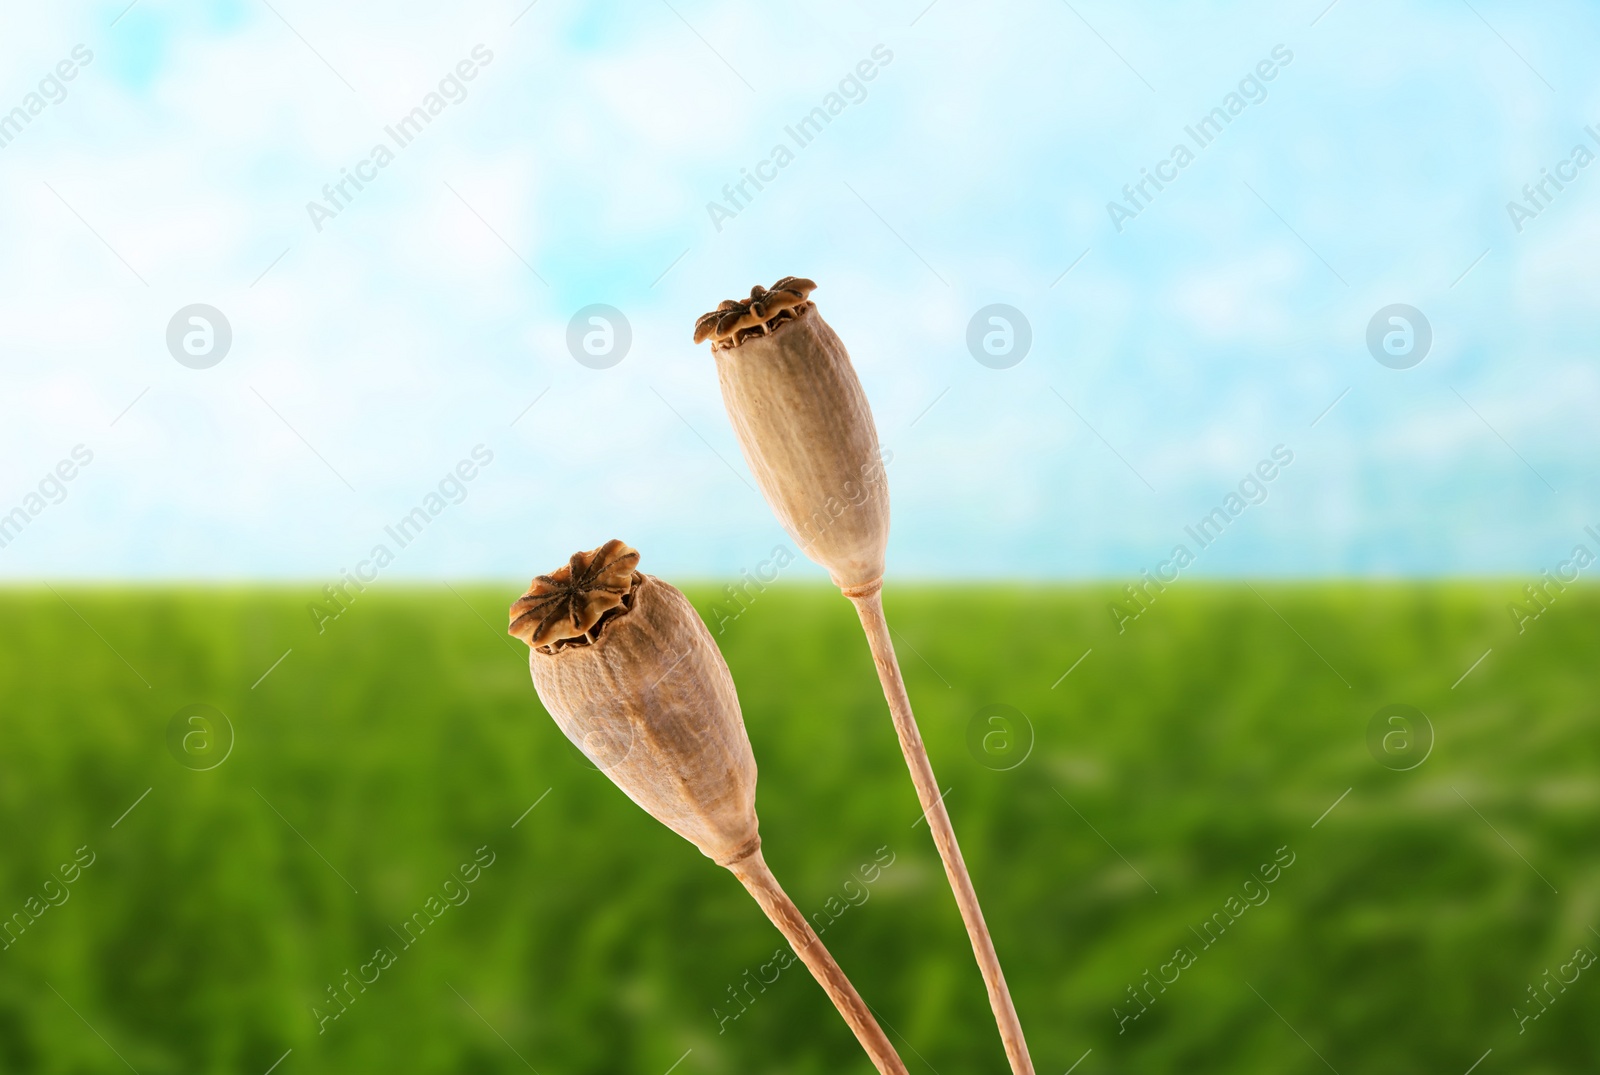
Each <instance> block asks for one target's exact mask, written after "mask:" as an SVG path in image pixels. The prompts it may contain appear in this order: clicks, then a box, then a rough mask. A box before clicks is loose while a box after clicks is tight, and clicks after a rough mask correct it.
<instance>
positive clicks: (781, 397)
mask: <svg viewBox="0 0 1600 1075" xmlns="http://www.w3.org/2000/svg"><path fill="white" fill-rule="evenodd" d="M816 286H817V285H816V284H815V283H813V282H812V281H810V280H807V279H804V278H803V277H797V276H786V277H784V278H783V279H782V280H779V281H778V282H777V283H776V284H774V285H773V286H772V288H771V289H770V290H769V289H767V288H763V287H761V286H759V285H757V286H756V287H753V288H751V289H750V297H749V298H748V299H739V300H732V299H730V300H727V301H724V302H723V303H721V304H720V305H719V306H718V307H717V308H716V309H715V310H713V311H711V312H710V313H708V314H705V315H703V316H702V317H700V319H699V320H697V321H696V322H695V327H694V339H695V342H696V343H702V342H704V341H706V340H710V341H711V352H712V354H713V355H714V356H715V357H716V362H717V380H718V381H719V382H720V383H721V386H722V401H723V403H724V404H725V405H726V407H727V410H728V418H729V420H730V421H731V422H732V423H733V429H734V432H735V433H736V434H737V435H738V438H739V447H740V449H741V450H742V451H743V452H744V458H745V461H746V462H747V463H748V464H749V465H750V470H751V471H752V472H753V473H754V474H755V476H756V481H757V483H758V484H759V485H760V486H761V492H762V495H763V496H765V497H766V500H767V503H768V504H769V505H771V507H772V510H773V513H774V514H776V515H777V517H778V521H779V522H780V523H782V524H783V527H784V529H786V530H787V531H788V532H789V534H790V535H791V536H792V537H793V538H794V539H795V541H796V542H797V543H799V545H800V547H801V549H803V550H804V551H805V553H806V555H807V556H809V557H810V558H811V559H812V560H815V561H816V562H817V563H819V564H821V565H822V566H823V567H825V568H827V569H828V573H829V574H830V575H831V576H832V577H833V581H834V583H835V584H836V585H837V586H838V587H839V589H840V590H841V591H842V592H843V593H844V595H845V596H846V597H848V598H849V599H850V601H851V602H852V603H853V604H854V605H855V608H856V614H857V616H858V617H859V618H860V620H861V626H862V629H863V630H864V631H865V632H866V636H867V645H868V647H869V648H870V649H871V651H872V661H873V664H874V665H875V666H876V667H877V670H878V681H879V683H880V684H881V685H882V687H883V695H884V699H885V701H886V702H887V703H888V706H889V716H890V718H891V719H892V720H893V721H894V728H895V734H896V736H897V737H898V738H899V740H900V752H901V754H903V755H904V756H905V759H906V766H907V768H908V769H909V770H910V772H911V782H912V784H913V786H915V788H916V790H917V798H918V800H919V801H920V802H921V804H922V809H923V816H924V817H926V818H927V819H928V831H929V833H930V834H931V835H932V836H933V842H934V846H935V847H937V848H938V851H939V858H940V860H941V861H942V862H943V863H944V870H945V877H946V878H947V879H948V880H949V882H950V889H951V891H952V892H953V893H954V895H955V899H956V906H957V908H958V909H959V910H960V912H961V920H962V923H963V924H964V925H965V926H966V929H967V937H968V939H969V940H970V941H971V942H972V952H973V955H974V957H975V958H976V959H977V962H978V970H979V972H980V973H981V974H982V975H983V984H984V988H985V989H986V990H987V991H988V994H989V1007H990V1009H991V1010H992V1011H993V1012H994V1017H995V1025H996V1026H997V1027H998V1028H999V1031H1000V1041H1001V1044H1002V1045H1003V1046H1004V1047H1005V1051H1006V1059H1007V1060H1008V1061H1009V1062H1010V1064H1011V1070H1012V1071H1013V1073H1014V1075H1033V1060H1032V1059H1031V1058H1030V1057H1029V1055H1028V1044H1027V1041H1026V1040H1025V1039H1024V1038H1023V1034H1022V1024H1021V1021H1020V1020H1019V1019H1018V1018H1017V1009H1016V1006H1015V1004H1013V1003H1012V1000H1011V991H1010V989H1009V988H1007V986H1006V979H1005V974H1004V972H1002V971H1001V969H1000V957H999V956H998V955H997V954H996V953H995V949H994V940H993V938H991V937H990V935H989V927H988V924H987V923H986V922H985V921H984V918H983V908H982V907H980V906H979V904H978V894H977V891H976V890H975V889H974V888H973V886H972V877H971V875H970V874H969V873H968V872H967V865H966V861H965V860H964V859H963V858H962V856H961V846H960V845H959V844H958V843H957V842H956V833H955V828H954V826H952V825H951V823H950V813H949V811H948V810H946V808H945V805H944V795H943V793H942V792H941V791H940V790H939V784H938V780H937V779H936V778H935V776H934V774H933V766H932V764H931V763H930V762H929V760H928V751H927V748H926V747H925V746H924V745H923V742H922V733H921V732H920V731H919V730H918V728H917V720H916V717H915V715H914V714H913V713H912V712H911V699H910V698H909V697H908V696H907V694H906V687H905V681H904V679H902V677H901V675H900V662H899V660H898V659H897V658H896V657H895V652H894V643H893V641H892V640H891V638H890V634H889V623H888V620H887V619H886V618H885V617H884V613H883V595H882V589H883V570H884V551H885V548H886V546H887V544H888V539H889V485H888V481H887V480H886V478H885V476H884V473H883V465H882V462H881V457H880V456H879V454H878V433H877V429H876V428H875V427H874V425H873V422H872V411H871V409H870V408H869V407H868V406H867V398H866V393H865V392H863V391H862V389H861V382H860V380H859V379H858V378H857V377H856V374H855V369H854V367H853V366H852V365H851V364H850V355H849V353H848V352H847V351H846V350H845V348H844V344H843V343H841V342H840V341H839V337H838V336H837V335H836V334H835V333H834V331H833V329H831V328H829V327H828V324H827V322H825V321H824V320H822V315H821V314H820V313H819V312H818V311H817V308H816V304H815V303H813V302H811V300H810V296H811V292H812V291H814V290H815V289H816Z"/></svg>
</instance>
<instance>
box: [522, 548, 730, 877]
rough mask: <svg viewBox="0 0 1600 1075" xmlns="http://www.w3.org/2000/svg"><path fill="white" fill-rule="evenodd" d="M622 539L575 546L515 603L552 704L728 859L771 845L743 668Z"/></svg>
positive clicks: (621, 780) (604, 763)
mask: <svg viewBox="0 0 1600 1075" xmlns="http://www.w3.org/2000/svg"><path fill="white" fill-rule="evenodd" d="M638 563H639V554H638V553H637V552H635V551H634V550H633V549H630V548H629V547H628V546H626V545H624V544H623V543H622V542H620V541H608V542H606V543H605V544H604V545H602V546H600V547H599V548H598V549H595V550H594V551H593V552H580V553H576V554H574V555H573V557H572V560H571V562H570V563H568V564H567V566H565V567H563V568H560V569H559V570H557V571H553V572H551V573H550V574H549V575H541V576H539V577H538V578H536V579H535V580H534V582H533V586H532V587H531V588H530V590H529V592H528V594H527V595H526V596H524V597H523V598H521V599H520V600H519V601H517V603H516V604H514V605H512V606H511V616H512V622H511V633H512V634H513V635H516V636H517V637H518V638H521V639H522V640H523V641H525V642H527V643H528V646H529V654H528V667H529V670H530V671H531V672H532V674H533V683H534V687H535V688H536V689H537V690H538V692H539V697H540V699H541V700H543V702H544V704H545V708H546V709H548V710H549V711H550V715H551V716H553V717H554V718H555V720H556V723H557V724H558V725H560V727H561V730H562V731H563V732H564V733H566V736H567V738H568V739H571V740H572V741H573V742H574V743H575V744H577V746H578V748H579V749H580V750H582V751H583V752H584V753H585V754H586V755H588V757H589V759H590V760H591V761H593V762H594V763H595V764H596V765H597V766H600V767H601V768H602V769H603V770H604V771H605V773H606V775H607V776H609V777H610V778H611V779H612V780H613V781H614V782H615V783H616V785H617V786H618V787H620V788H621V789H622V790H623V791H624V792H626V793H627V795H628V797H629V798H630V799H632V800H633V801H634V802H636V803H638V804H639V805H640V806H642V807H644V809H645V810H646V811H647V812H648V813H649V814H650V815H651V816H652V817H654V818H656V819H657V820H659V821H660V822H662V824H664V825H666V826H667V827H668V828H670V829H671V830H672V831H673V832H676V833H677V834H678V835H679V836H682V837H683V838H684V839H686V840H688V841H689V842H690V843H692V844H694V845H695V846H696V847H698V848H699V849H700V850H701V851H703V852H704V853H705V854H706V856H707V857H708V858H710V859H713V860H714V861H716V862H717V863H719V864H721V865H724V866H726V865H728V864H729V863H730V862H733V861H735V860H737V859H739V858H742V857H744V856H746V855H748V854H750V853H751V852H752V851H754V850H755V849H756V848H757V847H759V846H760V844H761V838H760V837H759V836H758V835H757V834H756V809H755V800H756V759H755V756H754V755H753V754H752V753H751V752H750V740H749V738H748V736H746V734H745V730H744V720H743V719H742V717H741V716H740V714H739V699H738V696H737V695H736V694H735V693H734V687H733V677H732V676H731V675H729V673H728V666H727V665H726V664H725V663H723V660H722V654H721V653H719V652H718V651H717V648H716V646H715V644H713V643H712V641H711V635H710V633H709V632H707V631H706V628H705V624H703V623H702V622H701V620H700V617H699V616H698V615H697V614H696V613H695V610H694V608H693V606H691V605H690V604H689V602H688V600H687V599H686V598H685V597H684V596H683V594H681V593H679V592H678V591H677V590H676V589H674V588H673V587H671V586H669V585H667V584H666V583H664V582H662V581H661V580H660V579H657V578H653V577H652V576H650V575H644V574H641V573H639V572H638V571H636V570H634V568H635V567H636V566H637V565H638Z"/></svg>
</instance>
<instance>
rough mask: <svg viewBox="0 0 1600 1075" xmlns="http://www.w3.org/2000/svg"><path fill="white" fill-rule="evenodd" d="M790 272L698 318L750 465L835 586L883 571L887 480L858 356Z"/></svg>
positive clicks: (806, 285) (699, 337) (860, 582)
mask: <svg viewBox="0 0 1600 1075" xmlns="http://www.w3.org/2000/svg"><path fill="white" fill-rule="evenodd" d="M815 287H816V285H815V284H813V283H812V282H811V281H810V280H803V279H800V278H799V277H794V276H786V277H784V278H783V279H782V280H779V281H778V282H777V283H776V284H774V285H773V286H772V288H771V290H768V289H766V288H763V287H760V286H759V285H758V286H756V287H754V288H751V289H750V297H749V298H748V299H741V300H739V301H737V302H735V301H733V300H729V301H726V302H723V303H722V304H721V305H720V306H719V307H718V308H717V309H716V310H713V311H712V312H711V313H708V314H706V315H705V316H704V317H702V318H700V320H699V321H698V322H696V324H695V336H694V338H695V342H696V343H700V342H703V341H705V340H707V339H709V340H711V350H712V353H713V354H714V355H715V356H716V360H717V380H718V381H719V382H720V383H721V385H722V401H723V403H724V404H725V405H726V406H727V409H728V417H729V418H730V419H732V421H733V429H734V432H735V433H736V434H738V437H739V447H740V449H741V450H742V451H743V452H744V458H745V462H746V463H748V464H749V466H750V470H751V472H752V473H754V474H755V477H756V482H757V483H758V484H759V485H760V486H761V493H762V495H763V496H765V497H766V499H767V503H768V504H770V505H772V510H773V512H774V513H775V514H776V515H777V517H778V521H779V522H780V523H782V524H783V528H784V529H785V530H787V531H788V532H789V536H790V537H792V538H794V540H795V543H796V544H798V545H799V546H800V548H801V550H802V551H804V552H805V554H806V555H807V556H808V557H810V558H811V559H812V560H815V561H816V562H817V563H818V564H821V565H822V566H823V567H825V568H827V569H828V574H829V575H831V576H832V577H833V581H834V583H835V585H838V586H841V587H858V586H865V585H868V584H869V583H873V582H876V581H878V580H879V579H880V578H882V577H883V556H884V550H885V548H886V547H887V546H888V543H889V486H888V483H887V482H886V481H885V480H884V475H883V463H882V459H881V456H880V454H879V451H878V431H877V427H876V426H874V425H873V422H872V410H871V408H869V407H868V406H867V396H866V393H865V392H863V391H862V390H861V381H860V379H859V378H857V377H856V371H855V367H853V366H852V365H851V364H850V354H849V352H848V351H846V350H845V348H844V344H843V343H841V342H839V337H838V336H837V335H836V334H835V333H834V331H833V329H832V328H830V327H828V323H827V322H826V321H824V320H823V319H822V315H821V314H820V313H818V312H817V307H816V304H815V303H813V302H811V301H810V300H809V298H808V296H809V295H810V294H811V291H812V290H813V289H814V288H815Z"/></svg>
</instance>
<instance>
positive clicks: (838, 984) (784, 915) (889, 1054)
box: [728, 850, 907, 1075]
mask: <svg viewBox="0 0 1600 1075" xmlns="http://www.w3.org/2000/svg"><path fill="white" fill-rule="evenodd" d="M728 869H729V870H731V871H732V872H733V876H735V877H737V878H738V879H739V880H740V881H741V882H743V884H744V887H745V888H747V889H749V890H750V895H752V896H754V897H755V898H756V902H757V903H759V904H761V909H762V910H763V911H765V912H767V917H768V918H770V919H772V924H773V925H775V926H777V927H778V930H779V932H781V933H782V934H783V937H784V939H785V940H787V941H788V942H789V946H790V947H791V948H793V949H794V951H795V954H796V955H798V956H799V957H800V960H801V962H803V963H804V964H805V965H806V967H807V968H809V969H810V971H811V973H812V975H813V976H814V977H815V978H816V979H817V982H818V983H819V984H821V986H822V988H823V990H824V991H825V992H826V993H827V994H828V999H829V1000H831V1001H833V1006H834V1007H835V1008H838V1009H839V1014H840V1015H842V1016H844V1021H845V1022H846V1023H849V1024H850V1029H851V1030H853V1031H855V1035H856V1040H857V1041H859V1042H860V1043H861V1047H862V1048H863V1049H865V1050H866V1051H867V1056H869V1057H871V1059H872V1064H873V1066H874V1067H876V1068H877V1069H878V1070H879V1071H880V1072H882V1073H883V1075H907V1072H906V1066H905V1064H903V1063H902V1062H901V1061H900V1056H899V1054H897V1053H896V1052H895V1051H894V1046H893V1045H890V1044H889V1039H888V1038H886V1037H884V1034H883V1031H882V1030H881V1029H879V1027H878V1021H877V1020H876V1019H874V1018H873V1017H872V1011H871V1009H869V1008H868V1007H867V1004H866V1002H865V1001H863V1000H862V999H861V994H859V993H857V992H856V987H855V986H853V985H851V984H850V979H848V978H846V977H845V976H844V971H842V970H840V969H839V964H837V963H835V962H834V961H833V956H831V955H829V954H828V950H827V949H826V948H824V947H823V946H822V942H821V941H820V940H818V939H817V935H816V932H815V931H814V930H812V928H811V923H809V922H807V921H806V917H805V915H803V914H801V913H800V908H798V907H796V906H795V905H794V901H793V900H791V899H790V898H789V896H788V894H787V893H786V892H784V891H783V886H781V885H779V884H778V879H777V878H776V877H774V876H772V871H771V870H769V869H767V863H766V860H765V859H763V858H762V857H761V852H760V851H759V850H758V851H756V852H755V853H754V854H752V855H749V856H747V857H746V858H742V859H740V860H739V861H737V862H734V863H732V864H730V865H729V866H728Z"/></svg>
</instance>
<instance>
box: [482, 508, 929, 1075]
mask: <svg viewBox="0 0 1600 1075" xmlns="http://www.w3.org/2000/svg"><path fill="white" fill-rule="evenodd" d="M638 564H639V554H638V553H637V552H635V551H634V550H633V549H630V548H629V547H628V546H626V545H624V544H623V543H622V542H620V541H615V540H613V541H608V542H606V543H605V544H604V545H602V546H600V547H599V548H598V549H595V550H593V551H592V552H580V553H574V554H573V556H572V559H571V561H570V562H568V563H567V564H566V566H564V567H561V568H559V569H558V570H556V571H552V572H551V573H550V574H548V575H540V576H539V577H538V578H536V579H534V580H533V585H532V586H531V587H530V588H529V590H528V592H527V593H526V594H524V595H523V596H522V597H521V598H519V599H518V600H517V601H516V603H515V604H513V605H512V606H511V628H510V630H511V634H513V635H515V636H517V637H518V638H520V639H522V640H523V641H525V642H526V643H528V649H529V654H528V667H529V669H530V671H531V672H532V674H533V685H534V687H535V688H536V689H537V690H538V692H539V698H540V700H541V701H543V702H544V705H545V708H546V709H548V710H549V711H550V715H551V716H552V717H554V718H555V720H556V723H557V724H558V725H559V726H560V727H561V730H562V731H563V732H564V733H566V736H567V738H568V739H571V740H572V741H573V742H574V743H576V744H577V745H578V748H579V749H580V750H582V751H583V752H584V753H585V754H586V755H587V756H588V757H589V758H590V760H591V761H593V762H594V763H595V764H596V765H598V766H600V768H601V769H603V770H604V771H605V773H606V775H607V776H609V777H610V778H611V779H612V781H613V782H614V783H615V784H616V785H617V786H618V787H620V788H621V789H622V790H623V791H624V792H626V793H627V795H628V797H629V798H630V799H632V800H633V801H634V802H636V803H638V804H639V805H640V806H642V807H644V809H645V811H646V812H647V813H649V814H650V815H651V816H653V817H654V818H656V819H657V820H658V821H660V822H662V823H663V824H665V825H666V826H667V827H668V828H670V829H672V830H673V831H674V832H676V833H677V834H678V835H680V836H682V837H683V838H684V839H686V840H688V841H689V842H690V843H692V844H694V845H695V846H696V847H698V848H699V849H700V850H701V851H702V852H704V853H705V855H706V856H707V857H708V858H710V859H712V860H713V861H715V862H717V863H719V864H720V865H723V866H726V867H727V868H728V870H729V872H731V873H732V874H733V875H734V876H735V877H737V878H738V879H739V882H740V883H741V884H743V885H744V886H745V888H746V889H747V890H749V892H750V894H751V895H752V896H753V897H755V900H756V902H757V903H758V904H760V906H761V909H762V910H763V911H765V912H766V914H767V917H768V918H770V919H771V920H772V923H773V925H775V926H777V927H778V929H779V931H780V932H781V933H782V934H783V936H784V938H785V939H786V940H787V941H788V942H789V944H790V945H791V946H792V947H793V948H794V952H795V954H796V955H797V956H799V957H800V961H801V962H802V963H804V964H805V965H806V968H807V969H808V970H810V971H811V973H812V975H813V976H814V977H815V978H816V979H817V982H818V984H819V985H821V986H822V988H823V990H824V991H825V992H826V993H827V994H828V998H829V999H830V1000H832V1001H833V1004H834V1006H835V1007H836V1008H838V1009H839V1014H840V1015H841V1016H843V1017H844V1020H845V1023H846V1024H847V1025H848V1026H849V1027H850V1029H851V1031H852V1032H853V1033H854V1034H855V1036H856V1040H857V1041H859V1042H860V1043H861V1047H862V1048H863V1049H864V1050H866V1053H867V1055H868V1057H870V1058H871V1060H872V1063H873V1066H874V1067H876V1068H877V1069H878V1071H879V1072H881V1073H882V1075H907V1073H906V1066H905V1064H904V1063H903V1062H902V1061H901V1059H900V1057H899V1056H898V1055H897V1054H896V1053H895V1050H894V1046H893V1045H892V1044H890V1042H889V1039H888V1038H887V1037H886V1036H885V1035H884V1033H883V1028H881V1027H880V1026H878V1022H877V1020H876V1019H875V1018H874V1017H873V1014H872V1010H871V1009H870V1008H868V1007H867V1005H866V1002H865V1001H863V1000H862V999H861V995H860V994H859V993H857V992H856V990H855V987H854V986H853V985H851V984H850V980H849V979H848V978H847V977H845V973H844V971H843V970H841V969H840V967H839V964H838V963H836V962H835V961H834V958H833V956H831V955H830V954H828V950H827V949H826V948H825V947H824V946H823V944H822V941H821V940H820V939H819V938H818V937H817V934H816V932H815V931H814V930H813V929H812V927H811V924H810V923H809V922H807V921H806V917H805V915H803V914H802V913H801V912H800V909H799V908H798V907H796V906H795V904H794V901H793V900H791V899H790V898H789V897H788V896H787V895H786V894H785V893H784V891H783V888H782V886H780V885H779V884H778V880H777V878H775V877H774V876H773V875H772V871H771V870H770V869H768V868H767V864H766V861H765V859H764V858H763V857H762V854H761V837H760V835H759V834H758V832H757V822H756V810H755V795H756V760H755V755H754V754H752V753H751V750H750V740H749V737H748V736H747V735H746V734H745V729H744V718H743V716H741V714H740V712H739V697H738V695H737V693H735V691H734V686H733V677H732V676H731V675H730V674H729V672H728V666H727V664H725V663H724V662H723V660H722V654H721V652H719V651H718V649H717V645H716V643H715V642H714V641H712V638H711V632H709V631H708V630H706V626H705V624H704V623H703V622H702V621H701V619H700V617H699V616H698V615H697V614H696V613H695V611H694V608H693V607H692V606H691V605H690V604H689V602H688V600H687V599H686V598H685V597H684V596H683V594H681V593H679V592H678V591H677V590H676V589H674V588H673V587H671V586H669V585H667V584H666V583H665V582H662V581H661V580H660V579H658V578H654V577H652V576H650V575H644V574H641V573H639V572H638V571H637V570H635V569H636V568H637V567H638Z"/></svg>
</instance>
